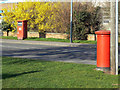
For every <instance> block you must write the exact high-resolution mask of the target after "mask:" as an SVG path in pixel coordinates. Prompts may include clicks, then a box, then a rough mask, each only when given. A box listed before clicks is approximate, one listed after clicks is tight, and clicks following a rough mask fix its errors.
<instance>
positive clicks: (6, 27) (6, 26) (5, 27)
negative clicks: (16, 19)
mask: <svg viewBox="0 0 120 90" xmlns="http://www.w3.org/2000/svg"><path fill="white" fill-rule="evenodd" d="M1 29H2V31H7V36H9V35H8V33H9V31H12V29H13V28H12V27H11V24H8V23H7V22H5V21H2V26H1Z"/></svg>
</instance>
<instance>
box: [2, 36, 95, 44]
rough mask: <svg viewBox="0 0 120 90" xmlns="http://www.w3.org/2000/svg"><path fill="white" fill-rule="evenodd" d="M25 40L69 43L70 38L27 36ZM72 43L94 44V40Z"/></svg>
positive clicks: (7, 37)
mask: <svg viewBox="0 0 120 90" xmlns="http://www.w3.org/2000/svg"><path fill="white" fill-rule="evenodd" d="M0 38H2V39H14V40H17V37H11V36H2V37H0ZM25 40H33V41H52V42H67V43H69V42H70V40H68V39H57V38H37V37H29V38H27V39H25ZM73 43H88V44H96V43H97V42H96V41H87V40H73Z"/></svg>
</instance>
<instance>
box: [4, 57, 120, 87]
mask: <svg viewBox="0 0 120 90" xmlns="http://www.w3.org/2000/svg"><path fill="white" fill-rule="evenodd" d="M2 63H3V67H2V70H3V72H2V75H3V81H2V86H3V88H117V87H118V86H117V85H113V84H118V76H115V75H109V74H105V73H103V72H102V71H96V70H93V69H94V68H95V67H96V66H95V65H86V64H75V63H64V62H53V61H51V62H50V61H41V60H32V59H20V58H11V57H3V58H2Z"/></svg>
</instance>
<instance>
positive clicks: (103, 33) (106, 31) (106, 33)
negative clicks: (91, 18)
mask: <svg viewBox="0 0 120 90" xmlns="http://www.w3.org/2000/svg"><path fill="white" fill-rule="evenodd" d="M95 34H101V35H110V31H109V30H100V31H96V32H95Z"/></svg>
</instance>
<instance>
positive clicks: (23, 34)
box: [17, 20, 27, 39]
mask: <svg viewBox="0 0 120 90" xmlns="http://www.w3.org/2000/svg"><path fill="white" fill-rule="evenodd" d="M17 22H18V23H21V24H19V25H18V24H17V38H18V39H25V38H27V20H18V21H17ZM20 25H21V26H20Z"/></svg>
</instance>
